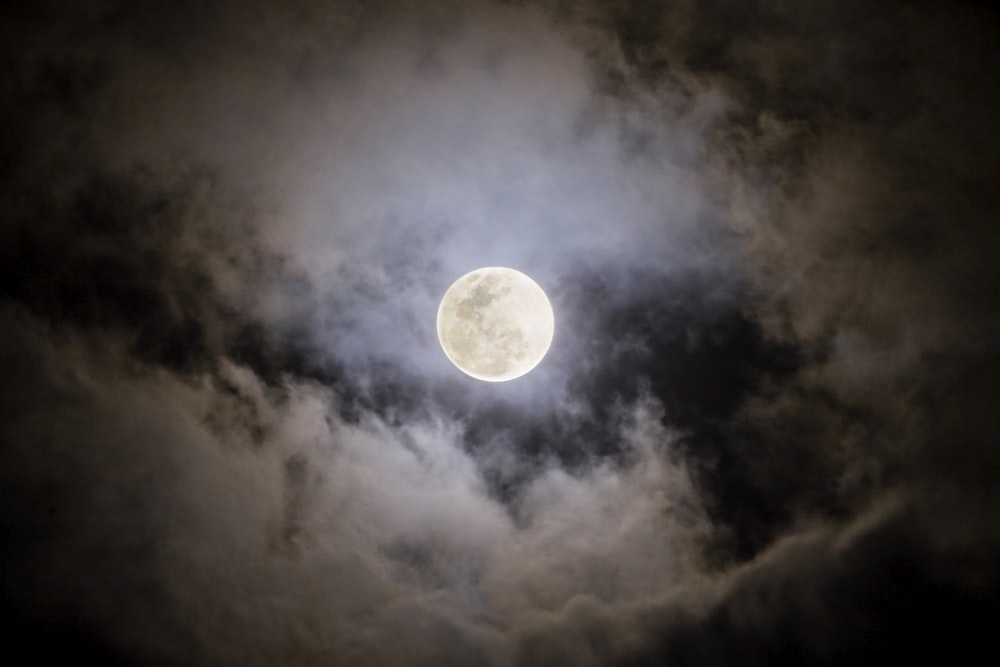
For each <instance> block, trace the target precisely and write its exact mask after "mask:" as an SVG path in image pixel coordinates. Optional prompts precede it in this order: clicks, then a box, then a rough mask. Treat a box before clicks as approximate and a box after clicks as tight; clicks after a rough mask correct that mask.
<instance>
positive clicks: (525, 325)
mask: <svg viewBox="0 0 1000 667" xmlns="http://www.w3.org/2000/svg"><path fill="white" fill-rule="evenodd" d="M437 333H438V339H439V340H440V341H441V347H442V348H443V349H444V353H445V355H447V357H448V359H450V360H451V362H452V363H453V364H455V365H456V366H457V367H458V369H459V370H461V371H462V372H463V373H466V374H467V375H471V376H472V377H474V378H476V379H477V380H485V381H487V382H506V381H507V380H513V379H514V378H518V377H521V376H522V375H524V374H525V373H527V372H528V371H530V370H531V369H533V368H534V367H535V366H537V365H538V362H540V361H541V360H542V357H544V356H545V353H546V352H548V351H549V346H550V345H551V344H552V336H553V334H554V333H555V316H554V315H553V313H552V304H550V303H549V298H548V297H547V296H545V292H543V291H542V288H541V287H539V286H538V283H536V282H535V281H534V280H532V279H531V278H529V277H528V276H526V275H524V274H523V273H521V272H520V271H516V270H514V269H508V268H506V267H502V266H488V267H484V268H481V269H476V270H475V271H471V272H469V273H467V274H465V275H464V276H462V277H461V278H459V279H458V280H456V281H455V282H454V283H453V284H452V286H451V287H449V288H448V291H447V292H445V293H444V298H442V299H441V305H440V307H438V314H437Z"/></svg>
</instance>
